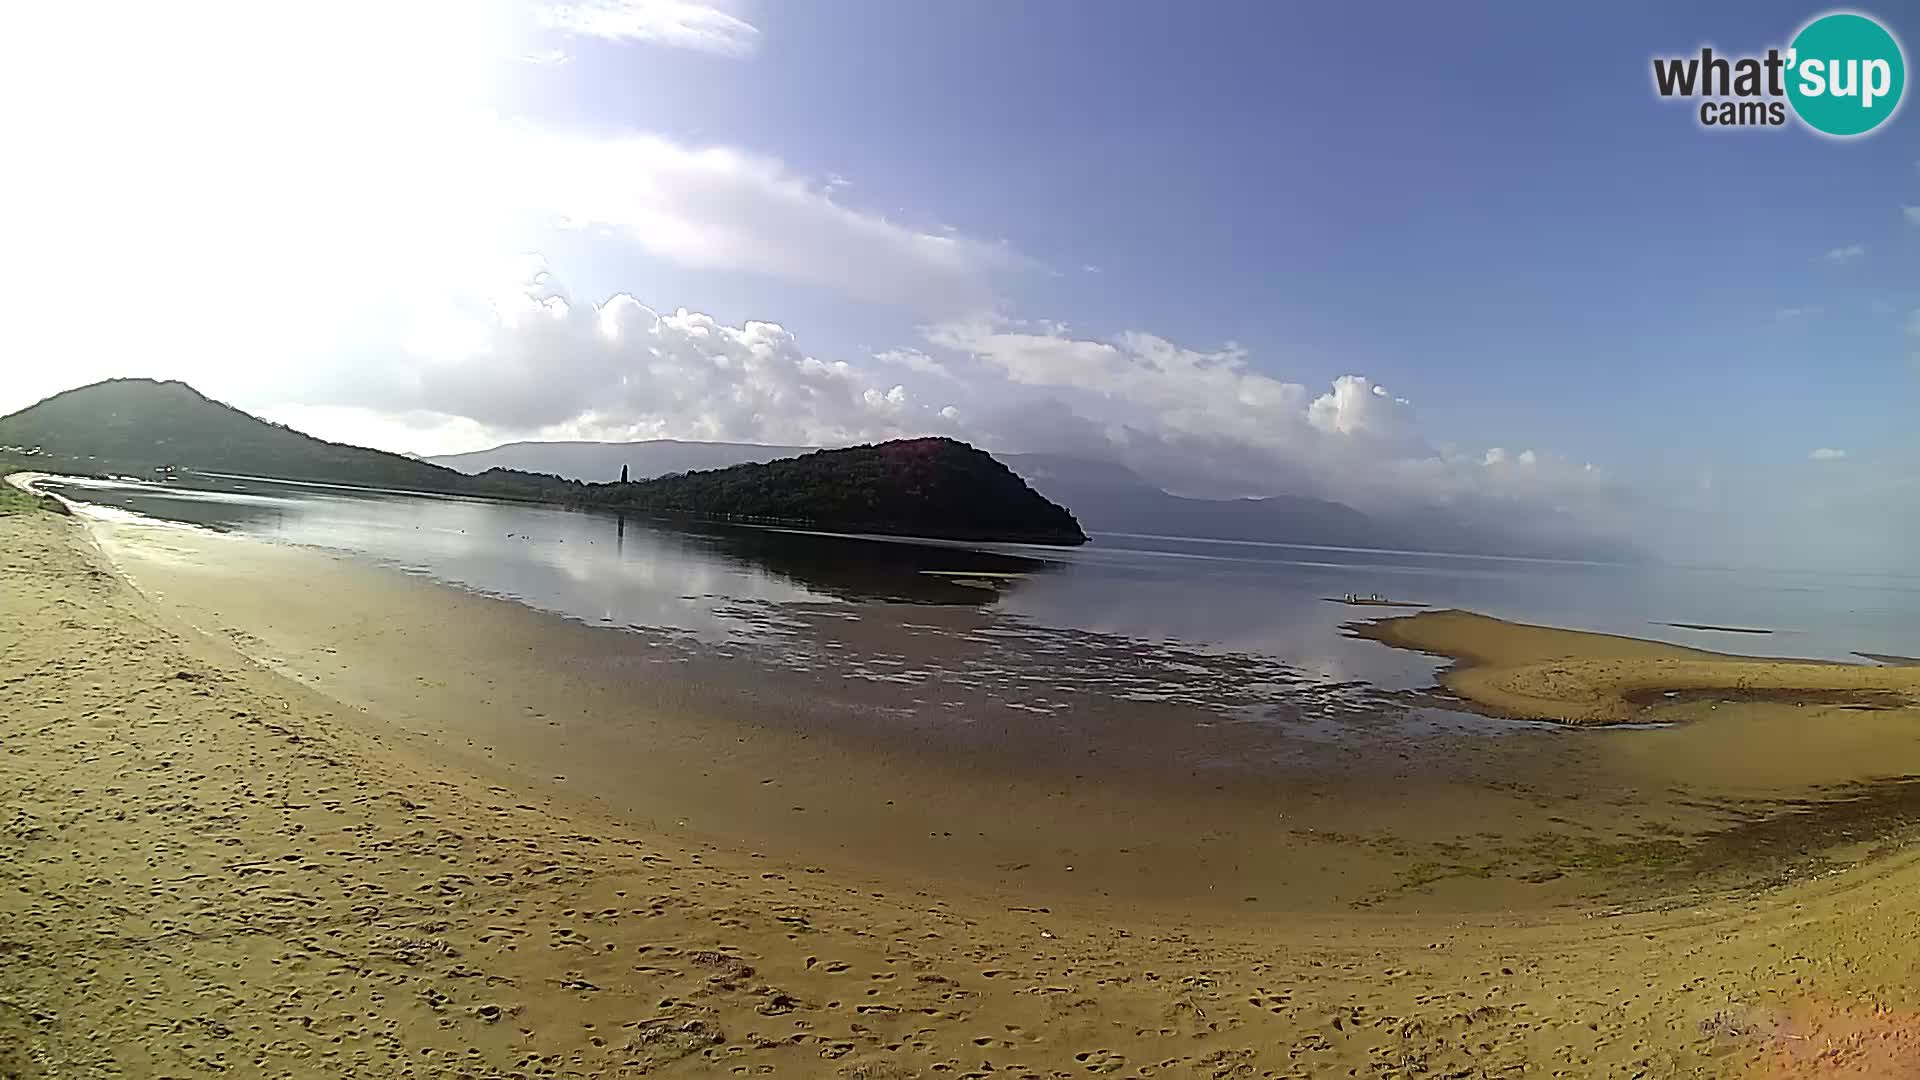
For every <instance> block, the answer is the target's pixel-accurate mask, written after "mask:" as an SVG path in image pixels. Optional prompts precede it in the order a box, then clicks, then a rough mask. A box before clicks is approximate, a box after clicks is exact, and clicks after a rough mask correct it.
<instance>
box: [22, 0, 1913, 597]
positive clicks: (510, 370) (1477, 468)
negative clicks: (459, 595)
mask: <svg viewBox="0 0 1920 1080" xmlns="http://www.w3.org/2000/svg"><path fill="white" fill-rule="evenodd" d="M1823 10H1825V9H1823V8H1820V7H1817V6H1809V5H1805V4H1798V5H1796V4H1774V3H1752V4H1743V5H1738V6H1733V5H1721V6H1718V8H1717V9H1715V10H1706V9H1700V10H1681V9H1680V6H1678V5H1666V4H1629V5H1604V6H1594V7H1589V8H1573V7H1567V6H1565V5H1537V4H1522V3H1510V4H1509V3H1484V4H1467V5H1409V4H1370V3H1355V4H1338V5H1331V4H1330V5H1317V6H1308V5H1295V4H1286V5H1281V4H1265V3H1248V4H1227V3H1200V4H1180V5H1175V4H1169V3H1153V4H1148V3H1133V2H1124V0H1114V2H1098V3H1071V2H1059V3H1047V4H1015V3H997V2H995V3H966V4H962V3H939V4H935V3H918V2H904V0H874V2H857V0H844V2H827V0H818V2H793V3H784V2H783V3H770V2H765V0H758V2H756V0H713V2H701V0H570V2H547V0H527V2H522V3H507V2H494V0H414V2H408V0H393V2H381V3H373V2H367V0H340V2H330V3H325V4H293V3H285V4H281V3H271V2H269V3H252V2H246V3H242V2H233V3H207V4H184V5H169V4H165V3H148V2H141V3H114V2H102V0H96V2H94V3H89V4H76V5H15V7H14V8H13V9H9V10H8V11H7V12H6V13H5V14H3V15H0V101H4V104H0V114H4V120H5V123H4V126H3V127H0V130H4V131H5V132H6V133H7V135H6V137H7V140H8V143H9V153H8V159H9V162H10V164H9V167H8V169H7V176H8V183H7V184H5V185H0V236H4V240H5V245H4V248H0V250H4V252H5V257H4V259H0V289H3V290H4V295H6V296H7V297H8V298H9V299H8V303H7V305H6V310H5V312H4V313H3V314H0V366H3V367H4V375H5V377H4V379H0V412H7V411H11V410H13V409H16V408H19V407H24V406H26V405H28V404H31V403H32V402H33V401H35V400H38V399H39V398H41V397H44V396H46V395H48V394H50V393H54V392H57V391H59V390H62V389H66V388H69V387H71V386H75V385H80V384H82V383H86V382H90V381H93V380H95V379H99V378H106V377H110V376H119V375H146V376H154V377H169V378H182V379H186V380H187V381H189V382H191V383H192V384H193V385H195V386H196V387H198V388H199V389H201V390H202V391H203V392H205V393H208V394H209V395H211V396H214V397H216V398H219V399H221V400H225V401H229V402H231V403H233V404H235V405H237V406H240V407H242V408H246V409H249V410H250V411H254V412H257V413H259V414H261V415H264V416H267V417H269V418H272V419H275V420H279V421H282V422H286V423H289V424H292V425H294V426H296V427H299V428H302V429H304V430H308V431H311V432H312V433H314V434H317V435H320V436H323V437H327V438H333V439H339V440H343V441H350V442H355V443H360V444H364V445H371V446H377V447H380V448H383V449H390V450H398V451H408V452H417V453H425V454H432V453H447V452H455V451H461V450H470V449H477V448H482V447H485V446H490V445H494V444H496V443H498V442H501V441H506V440H510V439H517V438H538V437H545V438H606V439H628V438H656V437H677V438H699V439H720V440H729V441H764V442H775V443H807V444H823V445H831V444H844V443H850V442H858V441H871V440H874V439H879V438H890V437H897V436H903V435H918V434H929V433H933V434H946V435H953V436H955V437H959V438H964V439H967V440H969V441H972V442H975V443H977V444H979V445H982V446H984V447H987V448H989V449H994V450H1004V451H1052V452H1061V453H1072V454H1077V455H1080V456H1086V457H1096V458H1106V459H1113V460H1119V461H1122V462H1124V463H1126V464H1128V465H1131V466H1133V467H1134V468H1135V469H1136V470H1138V471H1140V472H1141V473H1142V474H1143V475H1145V476H1147V477H1148V478H1150V479H1152V480H1153V481H1155V482H1156V483H1159V484H1161V485H1163V486H1165V487H1167V488H1168V489H1170V490H1174V491H1178V492H1181V493H1184V494H1193V495H1205V496H1241V495H1267V494H1282V493H1287V494H1293V493H1303V494H1313V495H1320V496H1324V497H1329V498H1336V499H1340V500H1342V501H1346V502H1349V503H1351V504H1353V505H1356V506H1359V507H1361V508H1362V509H1367V508H1370V507H1378V506H1404V505H1406V504H1408V503H1410V502H1420V503H1437V504H1445V505H1449V506H1453V507H1456V508H1458V509H1460V510H1462V511H1463V512H1469V513H1474V514H1485V515H1499V516H1502V517H1503V518H1505V519H1508V520H1511V521H1513V522H1515V523H1517V524H1518V523H1526V522H1532V521H1545V520H1553V521H1556V522H1560V523H1562V524H1564V523H1567V522H1573V523H1576V524H1578V525H1579V527H1581V528H1584V529H1588V530H1591V531H1594V532H1597V533H1607V534H1614V535H1632V536H1634V537H1637V538H1642V539H1645V540H1647V541H1648V544H1649V546H1650V547H1652V548H1654V549H1655V550H1657V551H1660V552H1662V553H1664V554H1667V555H1669V556H1671V557H1674V558H1681V559H1692V560H1701V561H1715V562H1722V561H1732V562H1737V561H1762V562H1770V563H1790V564H1795V565H1801V564H1814V563H1825V564H1834V565H1841V566H1848V567H1860V568H1869V569H1885V568H1896V567H1897V568H1905V569H1911V570H1914V571H1916V572H1920V562H1916V556H1915V555H1914V553H1913V552H1912V551H1910V550H1909V548H1912V547H1916V546H1920V545H1913V544H1911V542H1910V539H1911V537H1912V536H1914V535H1916V534H1920V479H1917V478H1920V468H1916V466H1920V436H1916V434H1915V432H1914V424H1913V423H1912V419H1913V417H1915V416H1916V415H1917V414H1920V409H1916V406H1920V139H1916V137H1915V136H1916V133H1917V132H1920V127H1916V125H1920V120H1917V119H1916V116H1915V110H1914V109H1912V108H1904V109H1902V110H1901V111H1900V112H1899V113H1898V114H1897V115H1896V116H1895V117H1894V118H1893V119H1892V120H1891V121H1889V122H1888V123H1886V124H1885V125H1883V126H1882V127H1881V128H1880V129H1879V130H1877V131H1876V132H1874V133H1873V134H1871V135H1870V136H1868V137H1865V138H1859V139H1854V140H1848V141H1840V140H1833V139H1828V138H1824V137H1821V136H1819V135H1818V134H1816V133H1814V132H1812V131H1810V130H1808V129H1806V128H1804V127H1801V126H1798V125H1789V126H1786V127H1783V128H1764V129H1752V130H1739V131H1712V130H1708V129H1705V128H1702V127H1701V126H1700V124H1699V123H1698V121H1697V119H1696V118H1695V113H1694V109H1693V106H1692V105H1690V104H1689V103H1686V102H1677V101H1668V100H1661V99H1659V98H1658V97H1657V96H1656V95H1655V93H1654V91H1653V87H1652V79H1651V76H1650V60H1651V58H1652V57H1654V56H1656V55H1684V54H1687V53H1689V52H1693V51H1697V49H1698V48H1699V47H1700V46H1701V45H1702V44H1711V45H1712V46H1714V47H1715V48H1716V49H1717V50H1720V51H1722V52H1730V53H1743V52H1761V51H1764V50H1765V49H1766V48H1767V47H1768V46H1784V45H1785V43H1786V42H1787V41H1788V40H1789V39H1790V38H1791V36H1792V34H1793V32H1794V31H1795V30H1796V29H1797V28H1798V27H1799V26H1801V25H1802V24H1804V23H1805V22H1806V21H1807V20H1808V19H1810V18H1811V17H1813V16H1814V15H1816V14H1819V13H1821V12H1822V11H1823ZM1861 10H1865V11H1867V12H1868V13H1869V14H1872V15H1875V16H1876V17H1878V18H1879V19H1880V20H1881V21H1882V22H1883V23H1884V24H1885V25H1887V26H1888V27H1889V28H1890V29H1891V30H1892V31H1893V32H1894V33H1895V34H1896V35H1897V36H1899V37H1900V38H1901V39H1902V40H1903V41H1906V42H1909V43H1912V42H1920V9H1916V8H1914V7H1912V6H1907V5H1899V6H1895V5H1890V4H1889V5H1883V6H1882V7H1879V8H1872V7H1869V8H1865V9H1861ZM1912 48H1913V46H1912V45H1911V44H1909V45H1908V49H1909V50H1910V51H1911V49H1912Z"/></svg>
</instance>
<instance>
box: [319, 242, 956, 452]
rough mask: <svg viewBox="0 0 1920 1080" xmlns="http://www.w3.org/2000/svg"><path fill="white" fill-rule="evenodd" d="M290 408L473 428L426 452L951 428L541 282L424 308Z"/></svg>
mask: <svg viewBox="0 0 1920 1080" xmlns="http://www.w3.org/2000/svg"><path fill="white" fill-rule="evenodd" d="M291 395H292V396H293V397H294V398H295V399H296V400H299V401H301V402H302V403H305V404H313V403H323V404H328V405H334V406H349V407H353V408H356V409H359V410H361V411H363V412H371V413H376V414H382V415H393V414H403V415H404V414H413V415H416V416H419V415H423V414H426V413H429V412H431V413H433V414H438V415H439V416H441V417H442V418H445V419H447V420H449V421H451V420H453V419H458V420H459V421H462V422H465V423H468V424H471V425H474V427H470V428H459V427H451V428H450V427H447V426H445V425H442V426H441V427H440V428H438V429H435V430H434V432H433V434H434V435H435V436H436V440H435V441H439V438H438V437H442V436H445V435H447V434H448V433H449V432H450V431H459V432H466V433H471V432H473V431H475V430H479V431H485V432H489V433H492V436H493V439H494V441H498V440H499V439H500V438H502V437H507V436H513V437H525V436H535V437H542V438H591V439H610V440H625V439H649V438H683V439H706V440H716V441H729V442H733V441H738V442H768V443H780V444H812V445H834V444H845V443H851V442H861V441H868V440H872V439H883V438H892V437H897V436H901V435H908V434H925V433H928V432H944V431H949V430H952V429H953V427H954V424H953V420H952V418H951V417H950V416H947V415H942V413H941V412H940V409H939V407H936V406H933V405H929V404H925V403H922V402H920V401H919V400H917V399H916V398H915V397H914V396H913V395H911V394H909V393H908V391H907V389H906V387H905V386H903V385H901V384H900V383H897V382H893V381H889V380H886V379H884V378H881V377H880V373H879V372H877V371H873V370H863V369H859V368H855V367H854V366H852V365H850V364H848V363H846V362H845V361H838V360H823V359H820V358H817V357H814V356H812V355H809V354H808V353H807V352H806V351H805V350H803V349H802V348H801V347H800V344H799V342H798V341H797V340H796V339H795V337H794V335H793V334H792V333H791V332H790V331H788V330H787V329H786V328H785V327H782V326H780V325H778V324H776V323H772V322H764V321H747V322H745V323H743V324H741V325H738V326H735V325H729V324H726V323H723V322H720V321H719V320H716V319H714V318H713V317H712V316H709V315H704V314H701V313H699V312H692V311H688V310H686V309H684V308H681V309H678V310H676V311H672V312H660V311H655V310H653V309H652V308H649V307H647V306H646V305H644V304H642V303H641V302H640V301H638V300H636V299H634V298H633V297H632V296H629V295H626V294H624V293H622V294H617V295H614V296H612V297H609V298H607V299H606V300H604V301H602V302H600V303H597V304H595V303H586V302H578V301H576V300H575V299H574V298H573V297H571V296H570V295H568V293H567V291H566V290H565V288H564V287H563V286H561V285H560V284H559V283H558V282H557V281H555V280H554V279H553V278H551V277H549V276H548V275H547V274H545V273H544V272H536V273H533V274H532V275H530V277H529V279H528V280H527V281H525V282H522V283H521V284H520V285H518V286H517V287H515V288H511V289H506V290H502V291H500V292H498V293H496V294H493V295H484V296H468V297H465V298H462V299H460V300H458V301H457V302H454V303H450V304H448V305H445V306H443V307H440V308H438V309H435V310H431V311H429V312H427V313H425V314H424V315H422V316H421V317H420V318H418V319H416V320H415V322H414V323H413V325H412V327H411V329H410V330H409V331H408V332H406V333H405V334H404V335H402V337H401V339H400V343H399V345H398V347H397V348H394V349H391V350H383V351H377V352H373V353H370V354H367V355H365V356H362V357H360V358H359V359H358V361H357V363H355V365H354V366H351V367H343V366H339V365H336V366H334V367H333V368H331V369H330V370H324V371H318V372H315V373H314V375H313V378H312V381H311V382H310V383H309V384H308V385H305V386H301V387H297V388H294V389H292V390H291ZM945 404H947V403H946V402H940V403H938V405H939V406H944V405H945ZM316 418H317V419H319V420H321V421H323V422H324V426H323V430H322V432H321V433H323V434H326V433H334V432H342V431H344V430H346V428H345V425H346V424H347V422H348V421H349V420H350V419H351V418H350V417H347V416H344V415H341V414H325V413H322V414H316ZM359 422H363V423H364V421H359ZM416 426H419V427H423V428H425V427H428V426H430V425H427V424H425V423H421V424H418V425H416ZM368 430H371V429H370V428H369V429H368ZM420 441H423V440H415V445H417V444H418V443H419V442H420Z"/></svg>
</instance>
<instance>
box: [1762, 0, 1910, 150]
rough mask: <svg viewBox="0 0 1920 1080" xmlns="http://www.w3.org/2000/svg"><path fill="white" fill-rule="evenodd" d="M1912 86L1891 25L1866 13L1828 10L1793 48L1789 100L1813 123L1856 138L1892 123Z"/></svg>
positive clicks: (1827, 131)
mask: <svg viewBox="0 0 1920 1080" xmlns="http://www.w3.org/2000/svg"><path fill="white" fill-rule="evenodd" d="M1906 89H1907V60H1906V56H1905V54H1904V53H1902V52H1901V50H1900V43H1899V42H1898V41H1896V40H1895V39H1894V36H1893V35H1892V34H1891V33H1888V32H1887V28H1886V27H1884V26H1881V25H1880V24H1879V23H1877V22H1875V21H1874V20H1872V19H1870V18H1868V17H1867V16H1865V15H1859V14H1855V13H1854V12H1851V11H1837V12H1834V13H1832V14H1829V15H1822V16H1820V17H1819V18H1817V19H1815V20H1813V21H1812V22H1810V23H1808V24H1807V25H1806V26H1805V27H1803V28H1802V29H1801V31H1800V33H1799V34H1797V35H1795V37H1794V39H1793V44H1792V45H1791V46H1790V47H1789V48H1788V50H1787V100H1788V101H1790V102H1792V103H1793V111H1794V112H1795V113H1797V114H1799V116H1800V119H1801V120H1802V121H1804V122H1805V123H1806V124H1807V126H1808V127H1811V128H1813V129H1814V130H1815V131H1818V132H1821V133H1823V134H1826V135H1833V136H1837V137H1839V138H1851V137H1852V136H1855V135H1865V134H1866V133H1867V132H1869V131H1872V130H1873V129H1874V128H1877V127H1879V126H1880V125H1881V124H1884V123H1886V122H1887V120H1888V119H1889V118H1891V117H1892V116H1893V114H1894V112H1895V110H1897V109H1899V108H1900V97H1901V95H1902V94H1903V93H1905V92H1906Z"/></svg>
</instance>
